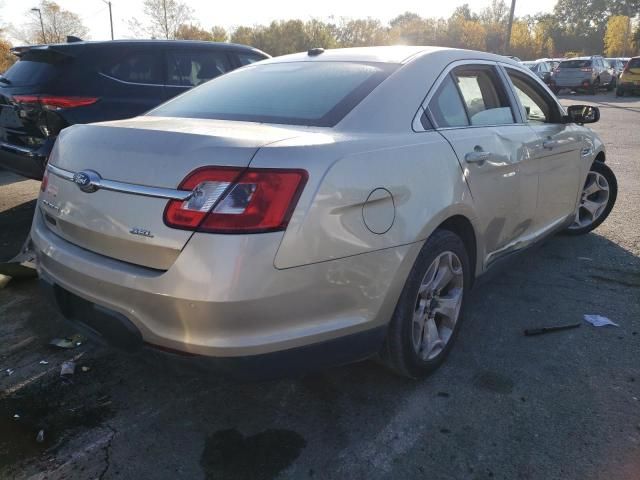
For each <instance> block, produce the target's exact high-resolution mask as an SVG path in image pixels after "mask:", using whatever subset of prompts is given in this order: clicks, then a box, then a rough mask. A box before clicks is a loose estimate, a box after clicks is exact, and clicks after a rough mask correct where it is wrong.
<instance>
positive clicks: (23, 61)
mask: <svg viewBox="0 0 640 480" xmlns="http://www.w3.org/2000/svg"><path fill="white" fill-rule="evenodd" d="M61 60H62V58H61V57H60V56H58V55H51V54H50V53H44V52H42V53H41V52H28V53H25V54H24V55H23V56H22V57H21V58H20V60H18V61H17V62H16V63H14V64H13V65H12V66H11V67H10V68H9V70H7V71H6V72H5V73H3V74H2V76H3V77H4V78H6V79H7V80H9V81H10V82H11V85H12V86H13V85H35V84H38V83H44V82H47V81H49V80H51V79H52V78H53V77H54V76H55V75H56V73H57V71H58V68H57V65H58V64H59V63H60V61H61Z"/></svg>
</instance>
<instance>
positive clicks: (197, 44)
mask: <svg viewBox="0 0 640 480" xmlns="http://www.w3.org/2000/svg"><path fill="white" fill-rule="evenodd" d="M131 46H136V47H138V46H155V47H157V46H162V47H184V46H187V47H191V48H214V47H215V48H216V49H218V48H220V49H227V50H236V51H238V50H240V51H247V52H257V53H261V54H263V55H267V56H270V55H268V54H267V53H265V52H263V51H261V50H258V49H257V48H254V47H251V46H248V45H240V44H237V43H226V42H208V41H204V40H101V41H88V40H82V41H79V42H67V43H50V44H44V45H27V46H21V47H14V48H12V49H11V51H13V52H16V53H24V52H27V51H29V50H56V51H59V52H68V53H69V54H72V52H73V51H76V50H85V49H91V48H102V47H115V48H117V47H131Z"/></svg>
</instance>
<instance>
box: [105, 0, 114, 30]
mask: <svg viewBox="0 0 640 480" xmlns="http://www.w3.org/2000/svg"><path fill="white" fill-rule="evenodd" d="M102 1H103V2H104V3H106V4H107V5H109V24H110V25H111V40H113V15H111V0H102Z"/></svg>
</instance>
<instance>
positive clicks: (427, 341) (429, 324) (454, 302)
mask: <svg viewBox="0 0 640 480" xmlns="http://www.w3.org/2000/svg"><path fill="white" fill-rule="evenodd" d="M463 290H464V274H463V269H462V262H461V261H460V259H459V258H458V256H457V255H456V254H455V253H453V252H450V251H445V252H442V253H441V254H440V255H438V257H437V258H436V259H435V260H434V261H433V262H432V263H431V265H430V266H429V268H428V269H427V272H426V273H425V275H424V278H423V279H422V282H421V283H420V288H419V289H418V294H417V297H416V302H415V310H414V313H413V324H412V327H413V330H412V333H413V335H412V339H413V348H414V351H415V353H416V354H417V355H418V356H419V357H420V358H421V359H422V360H424V361H427V360H432V359H434V358H435V357H437V356H438V355H439V354H440V353H441V352H442V351H443V350H444V349H445V347H446V345H447V343H448V342H449V340H450V339H451V337H452V335H453V331H454V329H455V326H456V323H457V322H458V317H459V316H460V308H461V306H462V298H463Z"/></svg>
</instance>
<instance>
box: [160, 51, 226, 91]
mask: <svg viewBox="0 0 640 480" xmlns="http://www.w3.org/2000/svg"><path fill="white" fill-rule="evenodd" d="M229 70H231V65H229V60H228V58H227V56H226V54H225V53H224V52H171V51H169V52H167V84H168V85H180V86H184V87H195V86H197V85H200V84H202V83H204V82H206V81H207V80H211V79H212V78H215V77H218V76H220V75H222V74H223V73H226V72H228V71H229Z"/></svg>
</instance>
